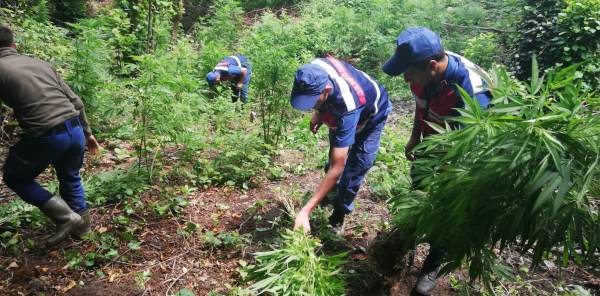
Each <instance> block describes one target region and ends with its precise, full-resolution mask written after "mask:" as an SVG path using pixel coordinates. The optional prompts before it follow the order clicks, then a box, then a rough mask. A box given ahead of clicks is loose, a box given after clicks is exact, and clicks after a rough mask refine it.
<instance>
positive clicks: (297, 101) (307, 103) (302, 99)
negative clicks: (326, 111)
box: [290, 87, 321, 111]
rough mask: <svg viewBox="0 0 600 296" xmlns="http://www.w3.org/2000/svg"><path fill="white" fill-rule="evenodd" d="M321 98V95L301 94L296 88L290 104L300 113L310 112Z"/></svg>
mask: <svg viewBox="0 0 600 296" xmlns="http://www.w3.org/2000/svg"><path fill="white" fill-rule="evenodd" d="M320 96H321V94H320V93H316V94H301V93H300V92H299V91H298V90H297V89H296V88H295V87H294V89H293V90H292V97H291V99H290V102H291V104H292V107H294V108H295V109H298V110H300V111H310V110H312V109H313V108H314V107H315V104H316V103H317V100H319V97H320Z"/></svg>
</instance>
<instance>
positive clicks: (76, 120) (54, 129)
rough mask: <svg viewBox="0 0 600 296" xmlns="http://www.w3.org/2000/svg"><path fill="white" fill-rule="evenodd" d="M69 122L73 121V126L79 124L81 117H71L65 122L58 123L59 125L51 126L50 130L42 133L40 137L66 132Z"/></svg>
mask: <svg viewBox="0 0 600 296" xmlns="http://www.w3.org/2000/svg"><path fill="white" fill-rule="evenodd" d="M69 122H70V123H71V127H76V126H79V117H73V118H71V119H67V120H65V121H64V122H63V123H61V124H57V125H55V126H53V127H51V128H50V129H49V130H47V131H45V132H44V133H43V134H41V135H40V137H47V136H55V135H59V134H62V133H64V132H66V131H67V123H69Z"/></svg>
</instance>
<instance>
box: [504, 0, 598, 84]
mask: <svg viewBox="0 0 600 296" xmlns="http://www.w3.org/2000/svg"><path fill="white" fill-rule="evenodd" d="M526 4H527V5H526V6H525V13H524V14H523V18H522V20H521V22H520V24H519V26H518V31H519V32H521V37H520V38H519V39H518V40H517V42H515V57H514V60H513V62H514V63H513V64H514V65H513V67H514V69H515V71H516V73H517V77H519V78H520V79H526V78H529V77H530V76H531V72H530V67H529V65H530V63H531V56H532V55H534V54H537V55H538V61H539V63H540V68H541V69H548V68H551V67H555V66H559V67H561V66H563V67H564V66H565V65H571V64H574V63H583V65H582V66H581V67H580V69H579V71H580V72H581V73H580V74H579V76H580V78H581V79H582V80H583V81H584V86H586V87H590V88H592V89H594V88H598V86H600V78H599V77H600V75H598V74H599V73H600V63H599V62H598V56H599V54H600V41H598V40H600V2H599V1H597V0H581V1H580V0H577V1H574V0H544V1H526Z"/></svg>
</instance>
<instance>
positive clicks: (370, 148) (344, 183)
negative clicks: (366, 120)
mask: <svg viewBox="0 0 600 296" xmlns="http://www.w3.org/2000/svg"><path fill="white" fill-rule="evenodd" d="M386 120H387V116H386V117H385V118H383V119H381V120H380V121H379V122H377V123H373V124H369V125H368V126H366V127H365V128H364V129H363V130H362V131H361V132H360V133H358V134H357V135H356V140H355V142H354V144H353V145H352V147H351V148H350V151H349V152H348V159H347V160H346V165H345V166H344V172H343V173H342V176H341V177H340V179H339V181H338V186H337V190H338V191H337V195H336V198H335V200H334V201H333V206H334V208H335V209H336V210H341V211H342V212H343V213H344V214H349V213H351V212H352V211H353V210H354V198H355V197H356V194H357V193H358V190H359V189H360V185H361V184H362V182H363V180H364V179H365V175H366V174H367V172H368V171H369V169H371V167H373V163H374V162H375V158H376V157H377V151H378V150H379V142H380V140H381V133H382V132H383V128H384V127H385V122H386ZM330 136H331V134H330ZM330 143H331V137H330Z"/></svg>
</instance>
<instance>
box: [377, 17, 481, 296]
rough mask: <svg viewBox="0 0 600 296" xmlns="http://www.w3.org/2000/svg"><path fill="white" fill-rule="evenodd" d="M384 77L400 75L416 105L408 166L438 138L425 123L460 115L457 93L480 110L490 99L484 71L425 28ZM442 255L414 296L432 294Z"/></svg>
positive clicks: (403, 41) (407, 36)
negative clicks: (473, 101)
mask: <svg viewBox="0 0 600 296" xmlns="http://www.w3.org/2000/svg"><path fill="white" fill-rule="evenodd" d="M383 72H385V73H387V74H389V75H391V76H397V75H400V74H404V80H405V81H406V82H407V83H409V84H410V88H411V91H412V93H413V95H414V97H415V100H416V109H415V117H414V121H413V128H412V133H411V136H410V139H409V141H408V143H407V144H406V146H405V155H406V158H407V159H409V160H414V159H415V156H414V154H413V153H412V150H413V148H414V147H415V146H416V145H417V144H419V143H420V142H421V141H422V139H423V138H425V137H427V136H430V135H432V134H435V133H436V132H435V130H434V129H433V128H431V126H429V124H428V122H434V123H437V124H439V125H441V126H444V125H445V122H446V120H448V119H449V118H451V117H454V116H457V115H459V114H458V112H457V111H456V109H455V108H462V107H464V106H465V103H464V101H463V100H462V98H461V96H460V93H459V91H458V87H461V88H463V89H464V90H465V91H466V92H467V93H468V94H469V95H470V96H471V97H475V98H476V99H477V100H478V101H479V104H480V105H481V106H483V107H487V106H488V105H489V102H490V99H491V96H490V93H489V91H488V89H487V85H488V84H487V83H486V80H488V78H487V77H488V76H487V74H486V73H485V71H483V70H482V69H481V68H479V67H478V66H477V65H475V64H473V63H472V62H470V61H469V60H467V59H465V58H464V57H462V56H459V55H457V54H455V53H452V52H449V51H445V50H444V48H443V46H442V42H441V39H440V37H439V36H438V35H437V34H436V33H434V32H432V31H431V30H429V29H427V28H423V27H416V28H410V29H407V30H405V31H403V32H402V33H401V34H400V36H399V37H398V39H397V47H396V52H395V53H394V55H393V56H392V57H391V58H390V59H389V60H388V61H387V62H386V63H385V64H384V65H383ZM411 177H413V187H414V188H418V187H419V181H420V180H416V179H415V178H414V176H412V174H411ZM444 254H445V252H444V250H443V248H440V247H439V246H435V244H434V245H433V246H432V248H431V251H430V252H429V256H427V259H426V260H425V262H424V264H423V269H422V275H421V276H420V277H419V280H418V282H417V285H416V286H415V291H416V292H417V293H419V294H423V295H430V294H431V291H432V290H433V289H434V288H435V284H436V281H437V276H438V272H439V270H440V267H441V264H442V262H443V257H444Z"/></svg>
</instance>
